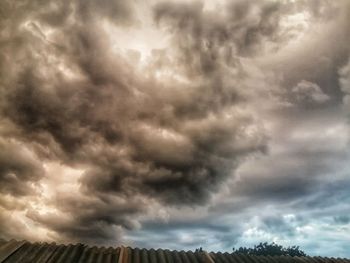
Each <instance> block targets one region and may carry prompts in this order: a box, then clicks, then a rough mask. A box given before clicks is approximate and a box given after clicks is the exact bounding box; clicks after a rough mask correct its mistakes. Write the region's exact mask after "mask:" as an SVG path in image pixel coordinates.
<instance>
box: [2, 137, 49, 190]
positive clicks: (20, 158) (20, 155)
mask: <svg viewBox="0 0 350 263" xmlns="http://www.w3.org/2000/svg"><path fill="white" fill-rule="evenodd" d="M43 176H44V170H43V168H42V166H41V164H40V162H39V160H37V159H36V156H35V155H34V154H33V153H32V152H30V150H28V149H26V148H25V147H23V146H22V145H20V144H18V143H15V142H11V141H5V140H0V182H1V189H0V193H1V194H10V195H14V196H23V195H33V194H35V190H34V187H33V186H32V184H35V183H36V182H38V181H39V180H40V179H41V178H42V177H43Z"/></svg>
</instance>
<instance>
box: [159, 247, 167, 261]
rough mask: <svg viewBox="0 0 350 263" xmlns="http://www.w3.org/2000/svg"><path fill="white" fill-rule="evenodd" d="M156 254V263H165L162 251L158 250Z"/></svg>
mask: <svg viewBox="0 0 350 263" xmlns="http://www.w3.org/2000/svg"><path fill="white" fill-rule="evenodd" d="M156 253H157V261H158V262H159V263H167V262H166V259H165V255H164V250H163V249H159V248H158V249H157V251H156Z"/></svg>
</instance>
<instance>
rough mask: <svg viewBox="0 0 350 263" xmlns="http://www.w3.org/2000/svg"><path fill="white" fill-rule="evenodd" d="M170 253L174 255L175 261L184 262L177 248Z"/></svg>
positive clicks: (175, 262)
mask: <svg viewBox="0 0 350 263" xmlns="http://www.w3.org/2000/svg"><path fill="white" fill-rule="evenodd" d="M170 255H171V256H173V258H174V263H183V262H182V260H181V257H180V254H179V252H177V251H176V250H173V251H172V252H171V254H170Z"/></svg>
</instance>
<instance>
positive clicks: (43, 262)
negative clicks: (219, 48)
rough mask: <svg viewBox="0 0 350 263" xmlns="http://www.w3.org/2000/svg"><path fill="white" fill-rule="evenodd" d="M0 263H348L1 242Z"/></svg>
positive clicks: (319, 258)
mask: <svg viewBox="0 0 350 263" xmlns="http://www.w3.org/2000/svg"><path fill="white" fill-rule="evenodd" d="M0 256H1V258H0V259H1V260H0V263H17V262H21V263H26V262H35V263H48V262H55V263H66V262H67V263H112V262H113V263H350V260H349V259H343V258H325V257H290V256H274V257H271V256H247V255H243V254H236V253H231V254H229V253H227V252H226V253H221V252H218V253H214V252H211V253H210V254H208V253H207V252H206V251H197V252H192V251H187V252H185V251H183V250H182V251H170V250H168V249H166V250H163V249H157V250H154V249H149V250H147V249H139V248H130V247H118V248H112V247H109V248H105V247H100V248H98V247H88V246H86V245H83V244H75V245H72V244H70V245H56V244H55V243H51V244H47V243H33V244H31V243H28V242H24V241H23V242H17V241H14V240H11V241H8V242H4V241H3V240H0Z"/></svg>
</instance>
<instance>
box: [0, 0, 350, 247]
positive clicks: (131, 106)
mask: <svg viewBox="0 0 350 263" xmlns="http://www.w3.org/2000/svg"><path fill="white" fill-rule="evenodd" d="M0 7H1V13H0V14H1V15H0V184H1V188H0V209H1V210H0V213H1V217H7V216H9V215H10V214H11V212H14V213H15V214H16V215H18V216H17V217H13V218H12V219H11V220H8V221H10V222H11V223H9V225H3V226H1V227H0V236H1V237H4V238H11V237H15V238H28V239H38V238H39V239H45V240H50V239H51V240H57V241H61V242H74V241H79V242H88V243H94V244H96V243H99V244H111V243H113V242H116V241H118V242H123V241H125V242H133V241H132V240H131V237H133V239H134V240H140V242H139V243H137V242H136V241H135V242H136V243H134V244H139V245H141V244H145V243H144V241H143V240H144V238H145V236H147V235H151V234H150V233H153V232H156V231H164V233H168V234H171V233H173V231H177V230H179V229H182V231H190V230H189V229H194V231H195V232H196V231H197V232H196V233H198V235H201V234H200V233H203V231H205V230H208V231H214V232H215V231H217V232H218V233H219V234H220V235H222V240H223V244H224V245H223V246H222V248H225V249H226V248H227V247H228V246H229V244H230V242H231V243H235V242H239V240H240V237H241V236H244V235H243V234H242V231H244V229H245V226H242V225H240V224H237V227H236V228H235V227H233V226H232V225H230V224H229V225H228V223H227V222H226V221H225V219H224V217H225V216H229V214H231V213H237V215H235V216H236V217H238V214H240V215H242V218H243V217H245V216H248V215H249V216H250V215H252V213H253V212H252V211H251V209H253V210H254V207H255V208H256V209H258V208H257V207H258V206H259V205H261V206H263V207H265V205H266V204H268V203H270V204H272V205H276V206H279V205H280V204H281V203H283V202H285V203H287V204H288V209H289V210H290V211H293V209H295V210H294V211H296V210H298V209H300V211H304V210H305V209H307V208H308V206H309V205H308V202H309V201H310V202H312V200H313V198H315V197H317V198H318V199H317V198H316V200H320V199H321V198H322V197H320V196H322V195H323V193H325V192H327V190H326V189H328V188H327V187H328V186H329V185H330V182H329V176H330V175H334V174H335V167H337V166H338V167H345V166H346V161H347V160H348V157H349V153H348V151H347V147H346V145H347V143H348V141H347V140H348V134H349V133H348V126H347V125H348V124H347V121H348V119H347V114H348V113H349V111H348V108H347V107H348V102H349V99H348V97H349V93H350V92H349V90H350V88H348V84H349V81H348V80H349V62H348V61H349V54H350V51H349V47H348V44H347V43H348V40H349V34H348V31H349V5H348V3H347V2H346V1H338V2H336V3H334V2H328V1H319V2H317V1H312V2H306V1H305V2H304V1H253V0H251V1H228V2H226V1H223V2H221V1H219V2H218V3H216V4H213V3H211V4H210V3H208V2H206V1H204V2H201V1H186V2H171V1H170V2H169V1H168V2H163V1H147V4H145V3H142V2H141V1H119V0H104V1H97V0H89V1H80V0H75V1H61V2H60V3H56V2H55V1H30V2H28V1H16V3H12V2H11V1H2V2H1V4H0ZM322 28H325V29H326V30H322ZM142 32H148V33H149V34H150V35H153V36H154V37H155V38H156V39H157V38H159V41H158V42H159V43H158V44H157V45H155V42H157V41H155V40H152V39H151V38H152V36H150V35H148V36H147V33H142ZM130 35H131V36H132V37H131V38H130ZM132 39H134V40H132ZM334 39H336V40H337V41H333V40H334ZM328 40H330V41H328ZM315 45H317V46H318V48H317V49H315V48H314V46H315ZM323 131H326V133H323ZM277 160H278V161H277ZM344 169H345V168H344ZM337 176H338V175H337ZM344 176H345V175H344V174H341V175H339V178H337V180H345V181H347V179H345V178H344ZM329 189H330V188H329ZM302 198H304V200H309V201H308V202H305V203H299V201H300V200H301V199H302ZM247 206H248V207H250V208H251V209H247V208H246V207H247ZM329 206H331V204H329ZM314 207H316V206H314ZM182 209H185V210H186V209H189V212H188V215H187V216H188V217H189V218H185V219H179V218H177V217H178V213H180V212H179V211H182ZM225 210H226V211H225ZM198 211H201V212H200V213H199V214H200V215H201V216H202V218H201V219H200V220H199V219H198V218H196V216H194V215H191V214H192V213H197V212H198ZM290 211H289V212H290ZM226 213H227V215H225V216H223V221H222V222H221V223H222V229H224V231H222V229H221V228H220V227H219V228H217V227H218V226H215V224H214V223H213V222H214V221H215V220H214V219H213V218H214V217H215V216H221V215H224V214H226ZM192 216H193V218H190V217H192ZM342 216H343V215H338V217H336V218H335V219H334V220H333V221H334V222H335V223H339V222H345V223H346V221H344V220H341V219H343V217H342ZM305 217H307V216H306V215H305ZM286 218H287V219H286ZM298 218H299V217H298ZM300 218H303V220H301V219H300V220H299V219H298V220H299V221H298V220H296V221H295V222H296V223H295V226H294V225H292V226H287V225H288V222H287V221H288V220H289V219H290V218H289V217H288V216H287V217H283V216H280V217H279V216H275V217H269V216H267V215H262V217H261V218H259V219H257V221H256V222H258V223H256V226H257V227H260V228H261V229H263V230H264V231H271V232H278V231H281V232H283V231H286V233H287V232H288V233H289V236H295V235H297V234H296V232H295V231H296V230H295V228H296V225H297V224H299V223H300V222H302V223H305V222H307V220H306V219H304V215H303V216H302V217H300ZM198 220H199V221H198ZM286 220H287V221H286ZM197 223H198V224H199V226H197V227H194V225H195V224H197ZM159 224H160V225H161V224H168V225H167V226H166V227H165V226H164V227H163V228H162V226H160V225H159ZM186 224H187V225H186ZM300 224H301V223H300ZM15 225H18V226H19V227H17V228H18V229H19V230H18V232H17V231H16V229H15V228H13V227H12V226H15ZM29 225H31V226H35V228H36V229H37V231H39V232H40V236H37V237H35V235H34V232H35V231H34V230H33V231H34V232H33V231H31V230H30V227H28V226H29ZM157 225H158V226H159V227H157ZM293 227H294V228H293ZM33 228H34V227H33ZM227 229H229V230H231V231H232V233H235V235H237V237H236V238H233V239H231V238H229V237H228V236H227V235H225V234H224V232H225V231H226V230H227ZM20 231H22V233H23V234H22V235H21V234H20ZM179 231H180V230H179ZM135 233H136V234H135ZM137 233H139V234H137ZM137 235H139V238H138V237H137ZM142 235H143V236H142ZM216 235H217V234H214V236H216ZM204 236H205V235H204ZM286 236H288V235H286ZM202 237H203V236H202ZM159 238H161V237H159ZM205 238H206V236H205ZM181 240H182V239H181V238H179V239H178V241H177V242H179V243H181V242H182V241H181ZM201 240H204V238H202V239H201ZM217 240H220V237H217ZM153 242H154V244H161V242H159V240H158V241H157V240H154V241H153ZM186 242H187V243H186ZM186 242H185V241H184V243H183V244H187V245H188V246H192V245H193V246H194V245H196V244H198V242H196V241H194V240H192V241H191V240H190V241H189V240H187V241H186ZM214 243H215V242H212V243H210V244H212V245H213V244H214Z"/></svg>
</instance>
